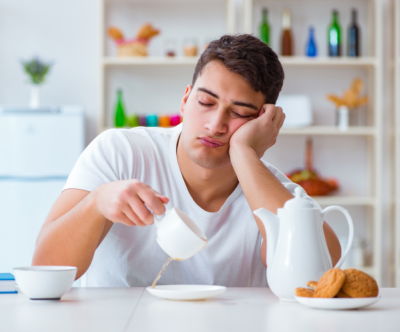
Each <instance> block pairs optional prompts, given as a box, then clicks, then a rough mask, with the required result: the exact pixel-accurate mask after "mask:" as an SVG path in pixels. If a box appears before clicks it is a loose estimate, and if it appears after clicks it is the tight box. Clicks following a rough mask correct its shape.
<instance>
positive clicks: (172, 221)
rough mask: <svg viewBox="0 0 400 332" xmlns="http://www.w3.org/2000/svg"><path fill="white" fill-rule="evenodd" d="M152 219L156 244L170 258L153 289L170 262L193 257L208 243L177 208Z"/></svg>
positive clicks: (196, 227) (193, 224)
mask: <svg viewBox="0 0 400 332" xmlns="http://www.w3.org/2000/svg"><path fill="white" fill-rule="evenodd" d="M153 218H154V223H155V225H156V226H157V243H158V244H159V245H160V247H161V248H162V249H163V250H164V251H165V252H166V253H167V255H169V256H170V258H169V259H168V260H167V262H166V263H165V264H164V266H163V268H162V269H161V271H160V273H159V274H158V276H157V277H156V279H155V280H154V282H153V285H152V287H153V288H154V287H155V284H156V282H157V281H158V279H160V277H161V274H162V272H163V271H164V270H165V269H166V267H167V265H168V264H169V262H170V261H172V260H179V261H183V260H185V259H188V258H190V257H192V256H194V255H195V254H197V253H198V252H199V251H200V250H202V249H204V248H205V246H206V245H207V243H208V241H207V238H206V236H205V235H204V233H203V232H202V231H201V230H200V228H199V227H198V226H197V225H196V224H195V223H194V222H193V221H192V220H191V219H190V218H189V217H188V216H187V215H186V214H185V213H184V212H183V211H182V210H180V209H178V208H173V209H170V210H166V212H165V214H163V215H161V216H157V215H155V214H154V215H153Z"/></svg>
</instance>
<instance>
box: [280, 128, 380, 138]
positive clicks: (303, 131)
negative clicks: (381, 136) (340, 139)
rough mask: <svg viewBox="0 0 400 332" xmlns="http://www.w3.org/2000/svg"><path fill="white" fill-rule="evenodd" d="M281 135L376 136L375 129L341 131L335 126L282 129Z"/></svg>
mask: <svg viewBox="0 0 400 332" xmlns="http://www.w3.org/2000/svg"><path fill="white" fill-rule="evenodd" d="M279 134H280V135H325V136H374V135H375V134H376V128H375V127H349V128H348V130H346V131H340V130H339V129H338V128H337V127H334V126H310V127H303V128H282V129H281V130H280V132H279Z"/></svg>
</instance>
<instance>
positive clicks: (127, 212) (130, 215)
mask: <svg viewBox="0 0 400 332" xmlns="http://www.w3.org/2000/svg"><path fill="white" fill-rule="evenodd" d="M121 211H122V213H123V214H124V215H125V216H126V217H127V218H128V219H129V220H131V222H132V223H133V224H135V225H137V226H139V227H143V226H146V224H145V223H144V222H143V221H142V220H140V218H139V217H138V216H137V215H136V213H135V212H134V211H133V210H132V208H131V206H130V205H129V204H126V206H125V207H124V208H123V209H122V210H121Z"/></svg>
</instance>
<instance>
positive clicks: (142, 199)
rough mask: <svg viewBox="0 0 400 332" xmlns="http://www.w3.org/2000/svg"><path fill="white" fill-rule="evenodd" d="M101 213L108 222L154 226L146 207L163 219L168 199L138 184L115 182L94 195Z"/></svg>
mask: <svg viewBox="0 0 400 332" xmlns="http://www.w3.org/2000/svg"><path fill="white" fill-rule="evenodd" d="M92 193H93V194H94V196H95V202H96V207H97V211H98V212H99V213H101V214H102V215H103V216H104V217H105V218H106V219H108V220H110V221H112V222H114V223H121V224H125V225H128V226H141V227H143V226H146V225H151V224H153V215H152V214H151V212H150V211H149V210H148V209H147V207H146V206H145V204H147V206H148V207H149V208H150V209H152V210H153V211H154V213H155V214H157V215H160V214H163V213H164V212H165V206H164V205H163V203H168V201H169V200H168V198H167V197H165V196H162V195H161V194H159V193H158V192H156V191H155V190H154V189H152V188H151V187H150V186H148V185H146V184H144V183H142V182H140V181H138V180H124V181H114V182H109V183H106V184H103V185H102V186H100V187H98V188H97V189H95V190H94V191H93V192H92Z"/></svg>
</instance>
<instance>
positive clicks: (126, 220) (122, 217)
mask: <svg viewBox="0 0 400 332" xmlns="http://www.w3.org/2000/svg"><path fill="white" fill-rule="evenodd" d="M112 222H118V223H120V224H124V225H127V226H136V224H135V223H133V222H132V220H130V219H129V218H128V217H127V216H126V215H125V213H123V212H122V211H120V212H118V214H117V215H116V217H115V220H112Z"/></svg>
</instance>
